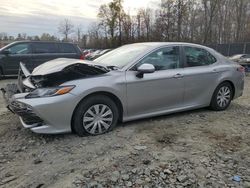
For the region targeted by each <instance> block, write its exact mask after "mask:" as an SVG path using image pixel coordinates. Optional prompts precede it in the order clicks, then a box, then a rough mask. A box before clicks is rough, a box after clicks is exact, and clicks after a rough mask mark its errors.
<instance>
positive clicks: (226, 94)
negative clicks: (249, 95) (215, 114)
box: [217, 86, 231, 108]
mask: <svg viewBox="0 0 250 188" xmlns="http://www.w3.org/2000/svg"><path fill="white" fill-rule="evenodd" d="M230 99H231V91H230V89H229V87H227V86H223V87H221V88H220V90H219V92H218V94H217V103H218V105H219V106H220V107H222V108H223V107H225V106H227V105H228V103H229V101H230Z"/></svg>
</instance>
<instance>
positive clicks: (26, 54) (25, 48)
mask: <svg viewBox="0 0 250 188" xmlns="http://www.w3.org/2000/svg"><path fill="white" fill-rule="evenodd" d="M6 50H8V51H9V54H6V55H4V57H3V59H2V60H3V69H4V74H5V75H16V74H18V70H19V64H20V62H22V63H24V64H25V66H26V67H27V68H28V69H29V68H31V67H32V66H33V65H32V62H31V50H30V43H18V44H14V45H12V46H10V47H8V48H7V49H6Z"/></svg>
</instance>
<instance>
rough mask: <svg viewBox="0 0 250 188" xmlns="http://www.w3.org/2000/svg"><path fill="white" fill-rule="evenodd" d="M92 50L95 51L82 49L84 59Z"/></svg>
mask: <svg viewBox="0 0 250 188" xmlns="http://www.w3.org/2000/svg"><path fill="white" fill-rule="evenodd" d="M94 51H95V50H94V49H85V50H83V55H84V59H86V57H87V56H89V55H90V54H91V53H93V52H94Z"/></svg>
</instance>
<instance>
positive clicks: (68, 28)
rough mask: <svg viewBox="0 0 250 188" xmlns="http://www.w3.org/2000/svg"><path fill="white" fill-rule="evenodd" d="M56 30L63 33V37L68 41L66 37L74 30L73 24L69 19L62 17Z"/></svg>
mask: <svg viewBox="0 0 250 188" xmlns="http://www.w3.org/2000/svg"><path fill="white" fill-rule="evenodd" d="M58 32H59V33H61V34H63V35H64V39H65V40H66V41H68V37H69V35H70V34H71V33H73V32H74V25H73V24H72V22H71V21H70V20H69V19H64V20H63V21H61V22H60V24H59V26H58Z"/></svg>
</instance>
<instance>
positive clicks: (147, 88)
mask: <svg viewBox="0 0 250 188" xmlns="http://www.w3.org/2000/svg"><path fill="white" fill-rule="evenodd" d="M180 57H181V56H180V49H179V47H177V46H171V47H164V48H161V49H158V50H156V51H154V52H152V53H151V54H149V55H147V56H146V57H145V58H143V59H142V60H141V61H140V62H139V63H137V64H136V65H135V66H134V67H133V68H132V69H130V70H128V71H127V72H126V82H127V101H128V104H127V106H128V108H127V110H128V116H130V117H132V118H133V117H143V116H144V115H146V114H147V115H148V114H152V115H153V114H154V113H155V114H156V113H158V112H163V111H166V110H168V109H173V108H178V107H180V106H181V104H182V102H183V92H184V81H183V78H182V74H183V68H181V59H180ZM144 63H149V64H152V65H154V67H155V69H156V71H155V72H154V73H148V74H144V76H143V78H138V77H137V76H136V74H137V71H136V69H137V68H138V67H139V66H140V65H142V64H144Z"/></svg>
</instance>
